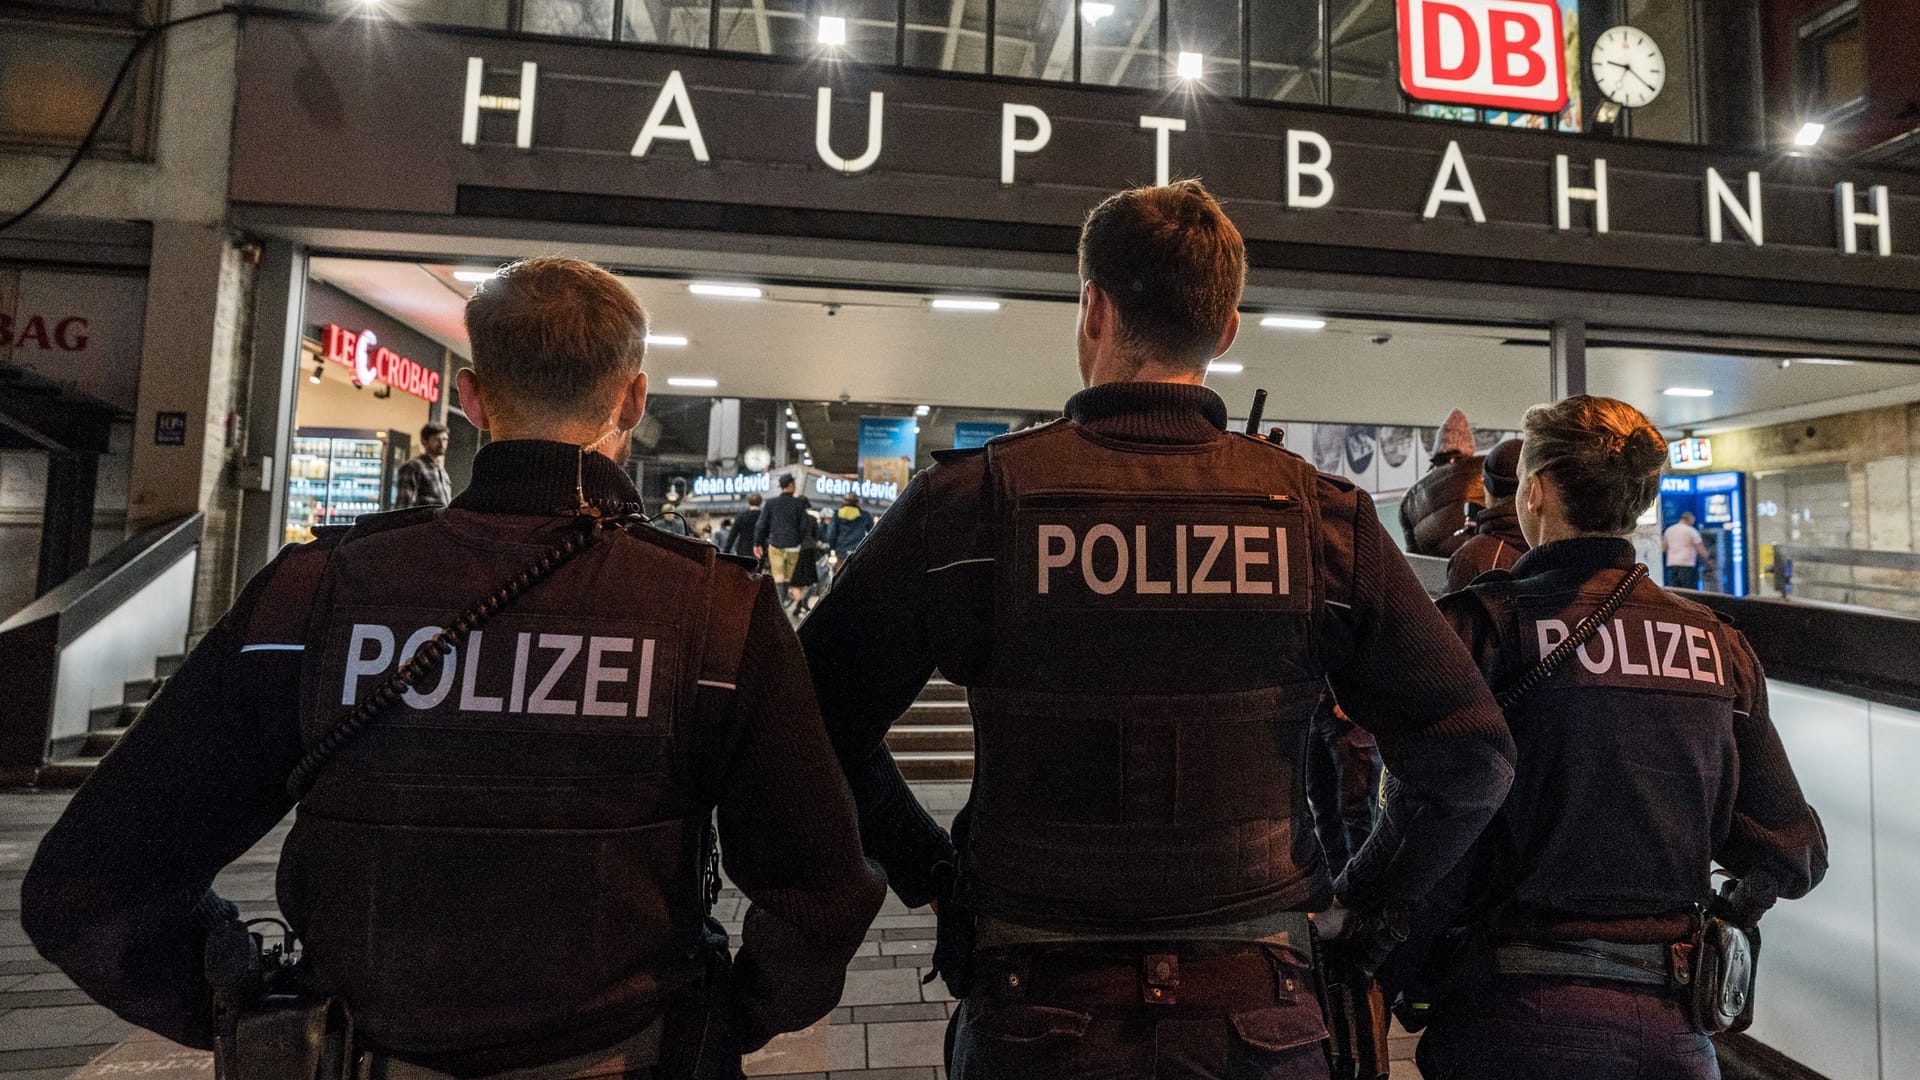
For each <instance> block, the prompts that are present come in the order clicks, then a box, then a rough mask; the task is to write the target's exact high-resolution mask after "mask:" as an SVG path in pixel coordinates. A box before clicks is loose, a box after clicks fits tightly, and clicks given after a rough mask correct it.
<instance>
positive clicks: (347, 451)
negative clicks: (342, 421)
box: [287, 428, 408, 543]
mask: <svg viewBox="0 0 1920 1080" xmlns="http://www.w3.org/2000/svg"><path fill="white" fill-rule="evenodd" d="M407 453H408V440H407V437H406V436H405V435H404V434H402V433H400V432H394V431H354V430H350V429H346V428H300V429H299V430H297V431H295V432H294V436H293V454H292V455H291V456H290V457H289V458H288V459H287V541H288V542H289V543H299V542H302V541H306V540H311V539H313V527H314V526H316V525H351V524H353V522H354V521H355V520H356V519H357V518H359V517H360V515H362V514H372V513H376V512H378V511H381V510H388V509H392V507H393V491H394V478H395V475H396V474H397V473H398V471H399V468H400V465H401V464H402V463H404V462H405V461H406V459H407Z"/></svg>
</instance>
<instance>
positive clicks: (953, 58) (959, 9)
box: [906, 0, 987, 72]
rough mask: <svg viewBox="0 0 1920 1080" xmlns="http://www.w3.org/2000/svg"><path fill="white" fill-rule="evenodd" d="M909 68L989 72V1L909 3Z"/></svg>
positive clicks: (924, 0)
mask: <svg viewBox="0 0 1920 1080" xmlns="http://www.w3.org/2000/svg"><path fill="white" fill-rule="evenodd" d="M906 60H907V66H908V67H913V68H929V69H931V70H934V71H972V72H984V71H986V70H987V0H907V57H906Z"/></svg>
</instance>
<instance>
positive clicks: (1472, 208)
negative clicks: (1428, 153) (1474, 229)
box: [1420, 142, 1487, 225]
mask: <svg viewBox="0 0 1920 1080" xmlns="http://www.w3.org/2000/svg"><path fill="white" fill-rule="evenodd" d="M1442 203H1458V204H1459V205H1461V206H1464V207H1466V208H1467V212H1468V213H1469V214H1472V215H1473V221H1474V224H1476V225H1485V224H1486V223H1487V212H1486V211H1485V210H1482V209H1480V196H1479V195H1477V194H1475V193H1474V190H1473V177H1472V176H1471V175H1469V174H1468V172H1467V159H1466V158H1465V157H1463V156H1462V155H1461V153H1460V144H1459V143H1458V142H1449V143H1448V144H1447V154H1446V156H1445V157H1443V158H1441V159H1440V174H1439V175H1438V176H1435V177H1434V178H1433V190H1432V191H1430V192H1428V193H1427V208H1426V210H1425V211H1423V212H1422V213H1421V214H1420V216H1421V217H1423V218H1429V219H1430V218H1433V217H1436V216H1438V215H1439V213H1440V206H1441V204H1442Z"/></svg>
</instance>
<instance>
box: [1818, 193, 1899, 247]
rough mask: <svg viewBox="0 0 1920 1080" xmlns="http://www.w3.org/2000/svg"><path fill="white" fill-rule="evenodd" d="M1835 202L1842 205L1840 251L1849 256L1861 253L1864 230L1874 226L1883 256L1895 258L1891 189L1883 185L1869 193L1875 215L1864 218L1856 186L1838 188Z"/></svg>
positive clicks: (1840, 207)
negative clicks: (1888, 201)
mask: <svg viewBox="0 0 1920 1080" xmlns="http://www.w3.org/2000/svg"><path fill="white" fill-rule="evenodd" d="M1833 194H1834V199H1835V201H1836V202H1837V203H1838V204H1839V221H1840V249H1841V250H1842V251H1845V252H1846V253H1847V254H1849V255H1858V254H1859V253H1860V226H1862V225H1871V226H1873V229H1874V232H1876V233H1878V234H1879V240H1880V247H1879V251H1880V254H1881V255H1883V256H1885V255H1892V254H1893V215H1891V214H1889V213H1887V189H1886V188H1885V187H1884V186H1882V185H1879V184H1875V185H1874V186H1873V187H1870V188H1868V189H1867V195H1868V197H1870V198H1871V199H1873V213H1871V214H1863V213H1861V212H1860V207H1859V204H1858V202H1857V200H1856V199H1855V198H1854V194H1853V185H1852V184H1850V183H1845V184H1835V185H1834V188H1833Z"/></svg>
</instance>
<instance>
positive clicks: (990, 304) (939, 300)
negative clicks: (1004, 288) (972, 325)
mask: <svg viewBox="0 0 1920 1080" xmlns="http://www.w3.org/2000/svg"><path fill="white" fill-rule="evenodd" d="M931 306H932V307H933V310H935V311H999V310H1000V301H998V300H973V299H968V298H965V297H958V296H941V297H936V298H934V301H933V304H932V305H931Z"/></svg>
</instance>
